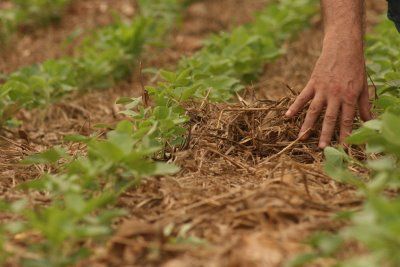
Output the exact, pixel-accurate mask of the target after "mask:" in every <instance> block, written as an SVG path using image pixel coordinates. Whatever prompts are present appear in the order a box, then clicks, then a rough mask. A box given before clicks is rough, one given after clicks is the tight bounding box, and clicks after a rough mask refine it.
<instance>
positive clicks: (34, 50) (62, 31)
mask: <svg viewBox="0 0 400 267" xmlns="http://www.w3.org/2000/svg"><path fill="white" fill-rule="evenodd" d="M114 13H116V14H120V15H121V16H122V18H130V17H132V16H134V15H135V13H136V10H135V7H134V1H131V0H85V1H79V0H77V1H73V3H72V5H71V6H70V7H69V8H68V9H67V10H66V12H65V14H64V15H63V17H62V20H61V21H60V23H58V24H53V25H49V26H48V27H39V28H35V29H26V30H25V31H22V30H21V32H19V33H18V34H17V36H15V37H13V38H12V40H10V44H8V46H7V47H6V48H5V51H1V53H0V73H2V72H3V73H10V72H12V71H15V70H17V69H18V68H21V67H23V66H29V65H32V64H35V63H39V62H42V61H44V60H46V59H50V58H58V57H60V56H65V55H71V54H72V52H73V49H72V47H73V44H74V43H73V42H72V43H68V41H67V39H68V38H71V37H72V36H74V35H78V36H79V35H84V34H87V33H90V32H91V31H92V30H94V29H96V28H98V27H101V26H104V25H107V24H110V23H111V22H112V21H113V20H114V18H113V15H114Z"/></svg>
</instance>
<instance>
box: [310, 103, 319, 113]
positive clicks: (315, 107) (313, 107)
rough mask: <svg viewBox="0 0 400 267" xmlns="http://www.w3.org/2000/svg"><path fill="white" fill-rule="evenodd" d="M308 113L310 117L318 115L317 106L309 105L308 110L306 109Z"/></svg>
mask: <svg viewBox="0 0 400 267" xmlns="http://www.w3.org/2000/svg"><path fill="white" fill-rule="evenodd" d="M308 112H309V114H310V115H316V114H318V113H319V106H318V105H316V104H313V105H310V108H309V109H308Z"/></svg>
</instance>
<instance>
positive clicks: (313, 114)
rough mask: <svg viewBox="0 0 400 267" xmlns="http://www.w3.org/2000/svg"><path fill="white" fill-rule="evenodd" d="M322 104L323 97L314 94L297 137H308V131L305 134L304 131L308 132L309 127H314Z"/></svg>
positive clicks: (304, 138)
mask: <svg viewBox="0 0 400 267" xmlns="http://www.w3.org/2000/svg"><path fill="white" fill-rule="evenodd" d="M324 105H325V101H324V99H323V98H322V97H319V96H315V98H314V100H313V101H312V102H311V104H310V107H309V109H308V111H307V115H306V118H305V120H304V123H303V126H302V127H301V130H300V133H299V137H301V139H302V140H306V139H308V137H309V133H308V134H306V132H309V130H310V129H312V128H314V125H315V123H316V121H317V120H318V117H319V115H320V114H321V112H322V110H323V108H324Z"/></svg>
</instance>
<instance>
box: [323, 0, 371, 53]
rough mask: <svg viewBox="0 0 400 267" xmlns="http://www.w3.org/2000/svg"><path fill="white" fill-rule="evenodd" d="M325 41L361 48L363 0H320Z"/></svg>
mask: <svg viewBox="0 0 400 267" xmlns="http://www.w3.org/2000/svg"><path fill="white" fill-rule="evenodd" d="M321 1H322V10H323V16H324V27H325V39H324V44H326V43H339V42H340V43H342V44H343V45H345V44H349V45H350V44H351V45H352V46H353V47H354V48H355V49H362V48H363V35H364V13H365V7H364V0H321Z"/></svg>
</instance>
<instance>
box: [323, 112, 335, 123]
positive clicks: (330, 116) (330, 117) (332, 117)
mask: <svg viewBox="0 0 400 267" xmlns="http://www.w3.org/2000/svg"><path fill="white" fill-rule="evenodd" d="M336 119H337V117H336V116H335V115H333V114H327V115H326V116H325V121H326V122H327V123H328V124H335V123H336Z"/></svg>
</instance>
